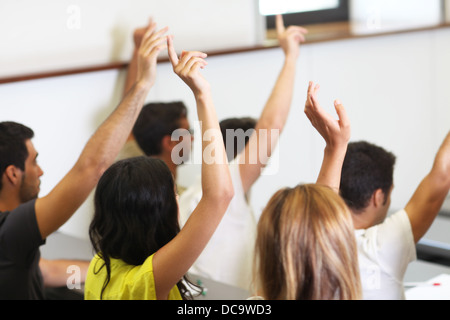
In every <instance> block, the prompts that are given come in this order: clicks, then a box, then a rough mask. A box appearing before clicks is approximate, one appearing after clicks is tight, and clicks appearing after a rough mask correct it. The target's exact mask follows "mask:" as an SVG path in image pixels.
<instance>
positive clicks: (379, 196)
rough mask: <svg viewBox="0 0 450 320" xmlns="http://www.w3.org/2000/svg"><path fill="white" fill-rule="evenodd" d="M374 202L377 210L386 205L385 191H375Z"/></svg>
mask: <svg viewBox="0 0 450 320" xmlns="http://www.w3.org/2000/svg"><path fill="white" fill-rule="evenodd" d="M372 198H373V199H372V201H373V205H374V206H375V207H376V208H379V207H381V206H382V205H384V203H385V199H386V195H385V194H384V192H383V190H381V189H377V190H375V192H374V193H373V196H372Z"/></svg>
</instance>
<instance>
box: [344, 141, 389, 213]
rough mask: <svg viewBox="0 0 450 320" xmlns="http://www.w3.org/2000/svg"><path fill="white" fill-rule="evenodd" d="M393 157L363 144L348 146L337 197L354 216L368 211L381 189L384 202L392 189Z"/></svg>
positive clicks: (364, 142) (363, 142)
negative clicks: (341, 199) (372, 199)
mask: <svg viewBox="0 0 450 320" xmlns="http://www.w3.org/2000/svg"><path fill="white" fill-rule="evenodd" d="M395 161H396V158H395V156H394V155H393V154H392V153H391V152H388V151H386V150H384V149H383V148H381V147H379V146H376V145H374V144H371V143H369V142H366V141H359V142H352V143H349V145H348V148H347V154H346V156H345V159H344V164H343V167H342V175H341V185H340V193H341V196H342V198H343V199H344V200H345V202H346V203H347V205H348V206H349V207H350V209H352V210H353V211H354V212H356V213H357V212H360V211H361V210H363V209H364V208H366V207H367V205H368V202H369V200H370V198H371V197H372V195H373V193H374V192H375V191H376V190H378V189H381V190H382V191H383V193H384V195H385V199H386V200H387V196H388V194H389V191H390V189H391V187H392V185H393V175H394V166H395Z"/></svg>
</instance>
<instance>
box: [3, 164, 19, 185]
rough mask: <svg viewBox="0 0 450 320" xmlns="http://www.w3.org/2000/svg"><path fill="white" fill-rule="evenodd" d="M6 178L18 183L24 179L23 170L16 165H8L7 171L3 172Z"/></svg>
mask: <svg viewBox="0 0 450 320" xmlns="http://www.w3.org/2000/svg"><path fill="white" fill-rule="evenodd" d="M3 175H4V176H5V177H6V179H7V180H8V181H9V182H10V183H11V184H12V185H17V184H19V183H20V181H22V175H23V173H22V170H20V169H19V168H17V167H16V166H13V165H9V166H8V167H6V170H5V173H4V174H3Z"/></svg>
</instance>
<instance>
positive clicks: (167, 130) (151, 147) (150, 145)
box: [117, 19, 193, 194]
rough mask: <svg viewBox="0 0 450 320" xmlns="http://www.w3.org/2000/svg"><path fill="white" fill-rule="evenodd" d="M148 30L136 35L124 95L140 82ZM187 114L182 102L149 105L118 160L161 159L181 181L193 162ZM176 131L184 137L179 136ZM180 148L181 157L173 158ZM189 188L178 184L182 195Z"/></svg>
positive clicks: (138, 32) (143, 109)
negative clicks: (179, 170) (183, 169)
mask: <svg viewBox="0 0 450 320" xmlns="http://www.w3.org/2000/svg"><path fill="white" fill-rule="evenodd" d="M151 23H153V22H152V20H151V19H150V22H149V24H151ZM144 31H145V27H141V28H137V29H136V30H134V32H133V40H134V50H133V54H132V58H131V61H130V64H129V66H128V70H127V77H126V80H125V88H124V94H126V93H127V92H128V90H129V89H130V88H131V86H132V85H133V84H134V82H135V81H136V70H137V53H138V52H139V48H140V46H141V43H142V36H143V35H144ZM187 114H188V110H187V108H186V105H185V104H184V102H182V101H171V102H149V103H147V104H145V105H144V107H143V108H142V111H141V113H140V115H139V117H138V119H137V120H136V124H135V126H134V127H133V130H132V132H131V134H130V136H129V137H128V139H127V142H126V144H125V146H124V147H123V149H122V150H121V152H120V154H119V156H118V157H117V160H122V159H126V158H130V157H136V156H143V155H146V156H150V157H155V158H158V159H161V160H163V161H164V162H165V163H166V165H167V166H168V167H169V169H170V171H171V172H172V174H173V176H174V178H175V181H177V168H178V166H179V165H181V164H183V163H185V162H186V161H188V160H189V157H190V150H191V143H192V140H193V136H192V134H191V129H190V124H189V120H188V117H187ZM174 132H175V133H182V134H178V135H176V134H174ZM177 145H179V149H180V151H179V153H180V154H177V155H176V157H172V152H174V149H175V148H176V147H177ZM175 151H176V150H175ZM185 189H186V187H185V186H181V185H179V184H178V185H177V190H178V192H179V194H181V193H182V192H183V191H184V190H185Z"/></svg>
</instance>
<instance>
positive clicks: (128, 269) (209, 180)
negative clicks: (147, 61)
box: [85, 37, 233, 300]
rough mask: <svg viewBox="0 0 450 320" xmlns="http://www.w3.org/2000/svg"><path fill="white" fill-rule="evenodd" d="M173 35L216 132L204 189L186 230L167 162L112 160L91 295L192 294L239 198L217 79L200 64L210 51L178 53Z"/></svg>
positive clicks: (206, 125)
mask: <svg viewBox="0 0 450 320" xmlns="http://www.w3.org/2000/svg"><path fill="white" fill-rule="evenodd" d="M167 41H168V50H169V58H170V61H171V63H172V66H173V68H174V71H175V73H176V74H177V75H178V76H179V77H180V78H181V79H182V80H183V81H184V82H185V83H186V84H187V85H188V86H189V87H190V88H191V90H192V92H193V93H194V96H195V99H196V102H197V113H198V118H199V120H200V121H202V123H203V125H202V136H203V134H208V135H211V136H210V138H211V139H207V138H205V139H202V147H203V151H204V152H203V157H202V188H203V191H204V192H203V196H202V198H201V200H200V202H199V203H198V205H197V207H196V208H195V210H194V212H193V214H192V215H191V217H190V219H189V221H188V222H187V223H186V225H185V226H184V228H183V229H181V230H180V226H179V222H178V204H177V195H176V190H175V183H174V179H173V176H172V174H171V172H170V170H169V169H168V167H167V165H166V164H165V163H164V162H163V161H161V160H159V159H155V158H153V157H135V158H131V159H125V160H121V161H119V162H117V163H116V164H114V165H113V166H111V168H110V169H109V170H108V171H106V172H105V174H104V175H103V176H102V178H101V179H100V182H99V184H98V186H97V190H96V194H95V214H94V219H93V221H92V223H91V226H90V237H91V241H92V243H93V245H94V248H95V249H96V251H97V254H96V256H95V257H94V259H93V260H92V262H91V265H90V267H89V272H88V276H87V279H86V286H85V298H86V299H89V300H91V299H104V300H108V299H112V300H118V299H124V300H125V299H133V300H141V299H158V300H173V299H175V300H178V299H188V298H190V296H191V295H190V292H189V290H187V288H186V287H185V285H184V284H185V283H189V280H187V279H186V278H184V276H185V275H186V273H187V271H188V270H189V268H190V267H191V265H192V264H193V263H194V261H195V260H196V259H197V257H198V256H199V255H200V253H201V251H202V250H203V248H204V247H205V246H206V244H207V242H208V241H209V239H210V238H211V236H212V234H213V233H214V231H215V229H216V228H217V226H218V224H219V222H220V220H221V219H222V216H223V215H224V213H225V211H226V209H227V207H228V205H229V203H230V200H231V198H232V197H233V186H232V182H231V178H230V172H229V169H228V162H227V159H226V154H225V149H224V145H223V139H222V137H221V133H220V129H219V124H218V121H217V116H216V112H215V109H214V104H213V101H212V95H211V89H210V85H209V83H208V82H207V81H206V80H205V79H204V78H203V76H202V75H201V73H200V71H199V69H200V68H202V67H204V66H205V61H204V58H206V55H205V54H203V53H201V52H183V55H182V56H181V57H180V58H178V56H177V54H176V52H175V49H174V47H173V42H172V39H171V37H168V40H167ZM208 150H209V151H211V150H213V151H214V152H213V154H214V155H215V159H214V161H210V160H211V159H206V158H205V157H206V156H208V154H209V153H208V152H206V151H208ZM218 181H220V183H217V182H218ZM183 278H184V280H185V281H184V282H183V280H182V279H183Z"/></svg>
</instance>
